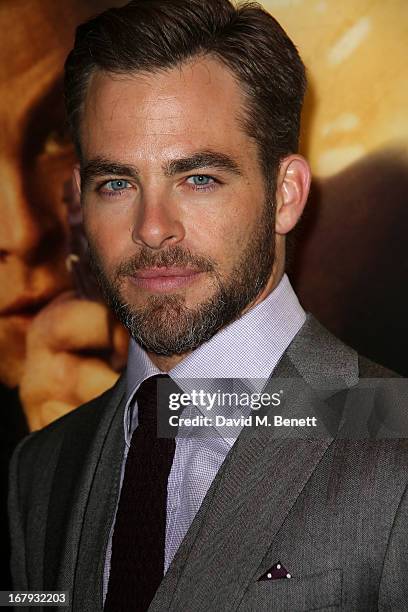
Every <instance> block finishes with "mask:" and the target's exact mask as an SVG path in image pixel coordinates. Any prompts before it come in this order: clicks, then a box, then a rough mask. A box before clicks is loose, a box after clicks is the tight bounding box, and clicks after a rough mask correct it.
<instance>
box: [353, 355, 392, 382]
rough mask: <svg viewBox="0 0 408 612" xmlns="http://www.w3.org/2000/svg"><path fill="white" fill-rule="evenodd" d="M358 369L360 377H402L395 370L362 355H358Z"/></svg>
mask: <svg viewBox="0 0 408 612" xmlns="http://www.w3.org/2000/svg"><path fill="white" fill-rule="evenodd" d="M358 369H359V374H360V378H402V376H401V375H400V374H397V372H393V370H389V369H388V368H386V367H385V366H382V365H380V364H379V363H375V362H374V361H371V360H370V359H368V358H367V357H364V356H363V355H358Z"/></svg>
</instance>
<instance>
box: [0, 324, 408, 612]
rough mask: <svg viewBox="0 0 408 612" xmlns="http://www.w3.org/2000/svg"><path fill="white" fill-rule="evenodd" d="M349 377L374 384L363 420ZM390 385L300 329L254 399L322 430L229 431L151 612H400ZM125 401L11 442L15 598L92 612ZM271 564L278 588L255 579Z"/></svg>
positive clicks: (325, 336)
mask: <svg viewBox="0 0 408 612" xmlns="http://www.w3.org/2000/svg"><path fill="white" fill-rule="evenodd" d="M362 375H363V376H364V377H367V376H370V377H378V378H380V377H384V385H382V384H381V382H380V383H379V384H378V385H377V387H376V389H375V392H374V395H375V402H376V406H377V407H376V409H375V410H374V411H373V410H372V405H371V403H370V402H371V400H370V402H369V404H370V408H369V409H367V406H366V404H367V402H365V400H364V397H363V395H361V390H359V376H360V378H361V376H362ZM390 375H391V374H390V373H388V372H387V371H384V370H383V369H382V368H380V367H379V366H374V364H370V363H369V362H367V361H365V360H363V359H359V358H358V356H357V354H356V353H355V352H354V351H353V350H352V349H350V348H348V347H346V346H345V345H343V344H342V343H341V342H339V341H338V340H337V339H335V338H334V337H333V336H331V335H330V334H329V333H328V332H327V331H326V330H324V329H323V328H322V327H321V326H320V325H319V324H318V323H317V322H316V321H315V320H314V319H313V318H312V317H309V318H308V320H307V322H306V323H305V325H304V326H303V328H302V329H301V331H300V332H299V334H298V335H297V336H296V338H295V339H294V341H293V342H292V344H291V345H290V347H289V349H288V350H287V351H286V353H285V355H284V356H283V358H282V360H281V362H280V363H279V365H278V367H277V368H276V371H275V373H274V375H273V376H272V377H271V379H270V381H269V386H271V385H273V384H274V383H275V382H276V381H277V380H279V385H280V386H281V385H283V384H286V383H287V386H286V387H285V393H286V400H285V404H284V406H283V408H282V412H283V413H284V415H285V416H286V415H288V414H290V416H296V415H298V416H305V414H306V413H307V415H309V416H312V415H315V416H316V418H317V419H318V420H319V423H320V424H321V425H322V426H321V427H320V428H319V431H318V432H317V433H316V434H315V435H314V437H311V434H310V431H308V433H307V435H304V436H300V435H299V434H298V432H296V433H293V432H294V430H291V432H292V433H291V432H289V433H288V432H285V434H282V433H280V432H279V431H278V430H277V429H276V428H274V427H270V428H267V427H261V428H259V427H258V428H256V432H254V431H252V430H251V429H246V430H244V431H243V432H242V434H241V435H240V436H239V438H238V440H237V441H236V443H235V444H234V446H233V447H232V449H231V451H230V453H229V454H228V456H227V458H226V460H225V462H224V464H223V465H222V467H221V469H220V471H219V473H218V474H217V476H216V478H215V480H214V482H213V484H212V486H211V488H210V490H209V492H208V493H207V495H206V498H205V500H204V502H203V504H202V506H201V508H200V510H199V512H198V514H197V516H196V517H195V519H194V521H193V523H192V525H191V527H190V529H189V531H188V533H187V535H186V537H185V539H184V541H183V543H182V544H181V546H180V548H179V550H178V552H177V554H176V556H175V558H174V560H173V562H172V564H171V566H170V568H169V570H168V572H167V574H166V576H165V577H164V579H163V581H162V584H161V586H160V587H159V590H158V592H157V594H156V596H155V598H154V600H153V602H152V604H151V606H150V610H151V612H162V611H165V610H171V611H173V612H184V611H186V612H210V611H211V612H213V611H214V612H219V611H239V612H249V611H260V612H261V611H266V610H274V611H275V610H276V611H285V612H287V611H290V612H293V611H296V610H301V611H306V610H326V611H328V610H350V611H356V610H359V611H360V610H408V538H407V531H408V499H407V494H406V490H407V484H408V443H407V440H406V439H405V438H403V437H395V435H394V436H393V437H384V436H383V431H386V429H387V427H386V425H387V418H388V416H387V415H390V414H391V418H390V419H388V420H389V423H391V426H390V427H391V429H392V426H393V424H395V423H394V422H395V418H396V419H397V421H398V418H399V416H398V415H399V414H400V413H401V405H403V407H404V411H406V410H407V405H406V403H405V400H404V399H403V400H402V401H401V396H400V395H399V394H398V393H397V394H395V391H394V387H393V386H392V385H390V384H388V387H387V384H385V381H386V380H387V377H388V376H390ZM293 380H295V381H296V385H295V387H296V392H292V393H291V381H292V382H293ZM282 381H283V382H282ZM285 381H286V382H285ZM322 381H323V383H322ZM124 391H125V382H124V378H122V379H120V380H119V382H118V383H117V384H116V385H115V387H114V388H113V389H111V390H109V391H108V392H106V393H105V394H104V395H102V396H101V397H99V398H97V399H95V400H94V401H92V402H90V403H89V404H87V405H84V406H82V407H80V408H78V409H77V410H75V411H74V412H72V413H71V414H69V415H67V416H65V417H63V418H62V419H60V420H58V421H56V422H54V423H52V424H51V425H50V426H48V427H47V428H46V429H44V430H42V431H40V432H38V433H34V434H32V435H30V436H29V437H28V438H26V439H25V440H23V442H22V443H21V444H20V445H19V447H18V448H17V450H16V452H15V454H14V457H13V461H12V469H11V495H10V500H9V511H10V520H11V530H12V539H13V557H12V571H13V575H14V581H15V588H16V589H25V590H27V589H30V590H39V589H48V590H50V589H52V590H59V589H61V590H68V591H69V592H70V594H71V601H70V607H69V609H70V610H75V611H78V612H88V611H89V612H91V611H92V612H93V611H96V610H101V609H102V575H103V567H104V558H105V549H106V546H107V541H108V536H109V529H110V525H111V522H112V518H113V514H114V510H115V505H116V501H117V495H118V487H119V478H120V467H121V461H122V454H123V447H124V439H123V420H122V419H123V411H124V401H123V398H124ZM350 397H352V398H353V399H352V401H350ZM371 399H372V397H371ZM398 402H399V405H397V404H398ZM350 406H351V410H350ZM389 406H391V409H389ZM393 406H397V408H396V410H394V412H393V408H392V407H393ZM278 412H279V411H278ZM347 414H348V416H347ZM392 414H394V416H392ZM345 415H346V416H345ZM350 415H351V417H350ZM395 415H396V416H395ZM350 418H351V421H350ZM393 419H394V421H393ZM350 422H351V425H350ZM384 423H385V425H384ZM389 423H388V424H389ZM397 425H398V423H397ZM365 429H367V430H369V431H370V432H371V433H370V436H371V437H368V436H366V434H365V433H361V432H363V431H365ZM339 432H340V433H339ZM341 432H346V433H345V434H342V433H341ZM356 432H357V433H356ZM373 432H374V434H373ZM355 433H356V435H354V434H355ZM278 561H280V562H281V563H283V564H284V565H285V567H286V568H287V569H288V571H290V573H291V575H292V578H291V579H290V580H289V579H283V580H272V581H265V580H263V581H259V580H258V579H259V577H260V576H262V575H263V574H264V573H265V572H266V571H267V570H268V569H269V568H270V567H271V566H272V565H273V564H274V563H276V562H278ZM37 609H38V608H37Z"/></svg>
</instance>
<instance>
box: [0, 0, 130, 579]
mask: <svg viewBox="0 0 408 612" xmlns="http://www.w3.org/2000/svg"><path fill="white" fill-rule="evenodd" d="M110 4H111V3H110ZM102 7H103V2H102V1H101V0H99V1H97V0H95V1H94V0H88V1H87V2H85V3H84V2H79V0H78V1H77V0H70V1H69V2H64V3H63V6H60V5H58V3H55V2H54V1H53V0H18V1H15V0H12V1H11V0H4V1H3V2H1V5H0V28H1V32H2V62H1V67H0V71H1V79H0V114H1V130H0V141H1V146H0V176H1V181H0V201H1V223H0V352H1V360H0V404H1V410H0V500H1V503H0V524H1V534H0V551H1V559H0V585H1V587H2V588H8V587H9V586H10V583H11V578H8V577H7V576H8V568H7V566H8V563H9V560H8V552H7V551H8V549H9V546H8V536H7V518H6V516H7V513H6V501H7V475H8V462H9V458H10V456H11V453H12V450H13V448H14V447H15V446H16V444H17V442H18V441H19V440H20V439H21V438H22V437H23V436H24V435H25V434H26V433H27V431H28V430H33V429H39V428H40V427H43V426H44V425H47V424H48V423H49V422H50V421H52V420H53V419H55V418H57V417H59V416H61V415H62V414H65V413H66V412H68V411H69V410H72V409H73V408H75V407H77V406H78V405H79V404H80V403H82V402H84V401H87V400H89V399H91V398H92V397H95V396H96V395H98V394H99V393H101V391H103V390H105V389H107V388H108V387H109V386H111V385H112V384H113V383H114V382H115V380H116V379H117V377H118V373H117V372H116V371H114V370H113V368H112V367H110V365H109V363H106V361H105V360H102V359H100V358H99V359H97V356H96V355H94V360H93V362H92V364H91V363H90V358H89V356H88V357H86V356H85V355H84V354H82V355H79V354H78V349H81V350H82V349H83V348H85V347H86V348H89V349H94V348H97V347H98V346H103V348H106V347H110V346H111V338H112V333H111V332H112V328H113V322H111V318H110V317H109V316H108V314H107V311H106V308H105V307H104V306H103V305H102V304H96V303H91V302H89V303H88V302H85V301H84V300H81V302H80V308H79V315H78V300H76V299H74V298H73V295H72V294H70V295H69V296H68V295H67V294H65V295H66V297H65V299H64V302H63V304H62V301H60V302H59V305H58V307H57V306H56V305H55V307H54V300H55V298H56V297H57V296H61V294H62V293H63V292H65V291H66V290H67V289H72V279H71V275H70V273H69V271H68V269H67V266H66V258H67V255H68V242H69V239H68V226H67V205H66V203H65V202H64V184H66V183H67V182H68V181H69V180H70V178H71V176H70V175H71V170H72V165H73V163H74V161H75V155H74V151H73V147H72V143H71V141H70V139H69V134H68V131H67V129H66V127H65V116H64V104H63V92H62V65H63V60H64V57H65V56H66V54H67V51H68V49H69V47H70V45H71V44H72V43H71V41H72V34H73V31H74V28H75V26H76V25H77V24H78V22H79V21H81V20H83V19H85V18H87V17H89V16H90V15H91V14H94V13H95V12H96V11H97V10H98V8H99V10H101V8H102ZM59 299H60V300H61V297H59ZM51 303H52V304H53V306H51ZM46 307H47V312H45V309H46ZM56 308H58V309H59V313H60V316H61V315H62V316H64V319H65V321H66V328H65V337H62V336H61V333H60V332H61V329H60V326H59V325H58V330H56V331H58V332H59V336H57V334H56V333H54V331H53V326H52V320H53V319H54V320H55V318H56V315H57V313H56ZM81 324H82V330H80V331H79V327H80V325H81ZM54 328H55V325H54ZM79 334H80V335H79ZM106 338H108V340H107V339H106ZM95 339H97V341H98V342H97V343H96V340H95ZM68 341H69V342H68ZM95 344H96V347H95ZM91 367H93V375H92V374H90V372H89V368H91ZM61 369H63V370H64V378H65V384H64V385H61ZM79 373H82V379H83V380H84V383H83V384H82V385H80V386H78V384H77V383H76V382H74V381H77V380H78V377H79ZM70 386H75V392H72V391H71V390H70Z"/></svg>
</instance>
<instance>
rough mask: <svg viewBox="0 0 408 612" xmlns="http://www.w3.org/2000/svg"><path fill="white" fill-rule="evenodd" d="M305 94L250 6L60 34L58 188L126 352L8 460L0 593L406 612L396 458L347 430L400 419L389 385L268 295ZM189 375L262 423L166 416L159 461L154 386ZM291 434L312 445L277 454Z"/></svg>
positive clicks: (190, 407)
mask: <svg viewBox="0 0 408 612" xmlns="http://www.w3.org/2000/svg"><path fill="white" fill-rule="evenodd" d="M304 89H305V76H304V67H303V64H302V62H301V60H300V58H299V56H298V54H297V51H296V49H295V47H294V45H293V43H292V42H291V41H290V40H289V39H288V37H287V36H286V34H285V33H284V32H283V30H282V29H281V27H280V26H279V25H278V24H277V22H276V21H275V20H274V19H273V18H272V17H271V16H269V15H268V14H267V13H266V12H264V11H263V10H262V9H261V8H260V7H259V6H257V5H254V4H251V5H243V6H242V7H238V8H234V7H233V6H232V5H231V4H230V3H229V2H228V0H211V1H207V2H205V3H202V2H201V1H198V0H190V1H187V0H171V1H169V0H166V1H164V0H134V1H133V2H131V3H130V4H129V5H127V6H126V7H124V8H122V9H117V10H110V11H107V12H106V13H103V14H102V15H101V16H100V17H98V18H96V19H94V20H92V21H91V22H89V23H87V24H85V25H83V26H81V27H80V28H79V29H78V31H77V37H76V42H75V47H74V49H73V51H72V52H71V54H70V56H69V58H68V60H67V63H66V80H65V94H66V102H67V110H68V116H69V120H70V124H71V127H72V131H73V136H74V140H75V143H76V146H77V150H78V154H79V158H80V167H79V168H78V169H77V170H76V172H75V176H76V181H77V185H78V189H80V191H81V198H82V203H83V212H84V221H85V226H86V231H87V235H88V239H89V242H90V245H91V249H92V256H93V264H94V267H95V270H96V273H97V275H98V277H99V280H100V283H101V286H102V287H103V289H104V292H105V295H106V297H107V300H108V301H109V303H110V305H111V306H112V307H113V309H114V310H115V312H116V313H117V314H118V315H119V317H120V318H121V319H122V321H123V322H124V323H125V325H126V326H127V327H128V329H129V331H130V332H131V334H132V336H133V340H132V342H131V347H130V352H129V360H128V368H127V373H126V376H124V377H122V378H121V379H120V381H119V382H118V383H117V384H116V385H115V387H114V388H113V389H112V390H110V391H108V392H107V393H105V394H104V395H103V396H101V397H100V398H98V399H96V400H94V401H93V402H91V403H89V404H87V405H85V406H83V407H81V408H79V409H78V410H76V411H74V412H73V413H71V414H70V415H67V416H66V417H64V418H63V419H61V420H59V421H57V422H55V423H53V424H52V425H51V426H49V427H48V428H46V429H45V430H43V431H41V432H39V433H36V434H33V435H32V436H31V437H29V438H28V439H26V441H25V442H23V443H22V444H21V445H20V447H19V449H18V451H17V452H16V454H15V456H14V460H13V466H12V473H11V482H12V483H13V486H12V492H11V497H10V516H11V520H12V528H13V536H14V555H13V571H14V578H15V588H17V589H31V590H35V589H46V590H66V591H68V592H69V596H70V604H69V606H70V609H72V610H81V611H82V610H101V609H102V608H104V609H105V610H114V611H120V610H147V609H149V610H151V611H153V610H154V611H159V610H160V611H162V610H174V611H176V610H177V611H179V610H191V611H199V610H200V611H204V610H206V611H210V610H211V611H212V610H241V611H242V610H248V611H249V610H270V609H273V610H310V609H324V610H329V609H330V610H332V609H336V608H338V609H345V610H363V609H364V610H377V609H386V608H387V609H398V610H402V609H405V608H406V606H407V605H408V591H407V587H406V580H405V571H406V569H407V557H406V553H405V521H406V518H407V507H406V500H405V496H404V492H405V489H406V486H407V480H408V476H407V474H408V471H407V467H408V449H407V444H406V442H405V440H400V439H398V437H397V439H395V434H394V439H385V440H383V439H374V440H371V439H366V433H365V432H368V433H367V436H368V434H370V435H371V437H374V438H378V437H379V436H380V437H381V436H384V435H385V433H384V432H385V431H386V430H387V427H386V424H387V423H388V430H389V431H391V432H392V431H396V433H397V434H399V429H400V428H401V427H402V426H403V425H404V423H403V422H402V423H398V414H399V413H398V411H395V412H392V410H391V411H390V410H389V407H390V405H391V406H393V402H392V401H391V400H392V395H393V393H394V395H395V387H394V386H393V385H392V384H390V383H387V384H385V383H384V384H382V383H381V382H380V383H378V386H377V387H375V388H374V389H373V388H372V387H370V388H369V393H365V391H364V385H363V386H361V382H360V383H359V377H360V378H364V377H368V376H371V377H373V376H375V377H386V376H390V373H387V372H386V371H384V370H381V369H380V368H378V367H377V366H375V365H374V364H371V363H369V362H367V361H366V360H364V359H360V358H359V357H358V356H357V355H356V354H355V352H354V351H353V350H352V349H350V348H348V347H346V346H344V345H343V344H341V343H340V342H339V341H338V340H336V339H335V338H334V337H332V336H331V335H330V334H329V333H328V332H326V331H325V330H324V329H323V328H321V326H320V325H319V324H318V323H317V322H316V321H315V320H314V319H313V318H312V317H311V316H306V315H305V313H304V311H303V309H302V308H301V306H300V304H299V302H298V300H297V298H296V296H295V294H294V293H293V290H292V289H291V286H290V283H289V281H288V279H287V277H286V276H285V275H284V258H285V237H286V236H287V234H288V232H290V231H291V230H292V229H293V227H294V226H295V225H296V223H297V221H298V219H299V217H300V216H301V214H302V211H303V208H304V205H305V202H306V199H307V195H308V189H309V183H310V171H309V167H308V165H307V162H306V161H305V160H304V159H303V158H302V157H301V156H300V155H298V154H297V152H296V151H297V144H298V134H299V120H300V111H301V105H302V99H303V94H304ZM160 376H162V377H164V378H165V380H158V379H157V377H160ZM167 377H169V378H167ZM197 379H198V381H199V384H202V385H203V387H204V389H201V390H200V391H203V393H204V394H205V393H207V392H208V391H209V389H211V388H215V389H217V387H218V382H217V381H218V379H223V380H225V381H227V382H226V388H227V389H230V388H231V387H230V386H229V387H228V384H230V383H229V382H228V381H230V380H231V379H234V380H233V383H232V384H233V389H241V390H242V389H248V388H249V389H252V390H255V392H257V391H259V390H260V389H262V388H263V389H264V390H266V391H268V394H267V395H268V396H269V397H270V398H273V400H274V402H275V400H276V404H277V406H278V407H279V409H280V410H281V412H282V413H283V414H280V413H278V412H277V408H276V407H275V405H274V406H270V407H269V408H268V409H266V415H267V417H268V416H269V417H270V418H271V420H270V421H268V420H267V421H266V425H265V426H263V425H261V426H260V427H255V428H253V427H248V428H247V427H246V426H245V423H244V422H243V421H244V420H245V419H244V417H245V418H246V415H247V414H248V412H247V411H246V410H243V413H242V415H241V416H242V419H236V420H237V421H238V425H237V427H236V428H235V430H234V431H235V432H236V433H237V434H238V433H239V436H238V438H237V439H236V440H234V436H233V435H231V430H230V429H228V430H225V429H224V428H223V426H222V425H221V426H220V425H219V424H218V422H217V421H215V422H214V423H213V422H210V424H209V425H208V426H207V425H206V424H205V423H204V422H203V421H200V423H201V426H199V427H198V429H197V430H196V432H194V431H193V427H190V425H191V423H190V425H189V424H188V423H186V424H185V427H186V428H187V430H186V429H185V428H184V427H183V426H182V423H181V418H180V420H179V422H178V425H179V427H178V430H177V438H176V442H175V441H174V439H172V438H171V437H165V436H158V435H157V432H156V416H157V418H158V427H159V428H160V427H161V426H163V420H164V421H166V420H167V415H165V414H163V409H164V408H165V407H166V406H165V405H164V404H163V403H160V397H163V394H162V395H161V393H162V392H163V387H165V386H166V385H167V386H170V390H172V392H173V393H174V387H173V385H174V384H176V390H177V389H179V390H181V391H183V392H185V394H186V395H188V393H187V391H189V390H190V391H191V385H192V383H191V380H193V381H194V380H197ZM214 379H216V382H215V386H214ZM258 379H264V382H265V380H266V385H264V384H263V383H262V381H261V382H260V381H259V380H258ZM385 380H386V379H385ZM193 384H194V383H193ZM219 384H220V386H221V387H222V385H223V382H222V381H221V382H220V383H219ZM275 384H277V385H278V386H277V390H276V392H274V393H272V390H273V387H274V386H275ZM395 384H397V383H395ZM160 385H161V387H160ZM222 389H224V387H222ZM167 390H168V389H167ZM372 391H373V393H371V392H372ZM217 393H218V391H217V392H216V393H215V395H217ZM220 393H221V391H220ZM230 395H232V394H230ZM247 395H248V394H247ZM182 396H183V398H184V395H183V394H182V395H180V393H177V395H171V396H169V399H170V398H172V401H173V399H175V397H178V398H179V399H180V402H181V401H182ZM190 396H191V393H190ZM191 397H192V396H191ZM218 397H219V396H218ZM395 397H397V399H398V400H399V401H401V397H402V396H401V393H400V392H399V394H398V396H395ZM282 398H283V399H282ZM371 400H373V402H374V400H375V402H374V403H373V402H372V401H371ZM157 401H159V404H160V405H159V410H158V411H157V412H158V414H157V415H156V410H155V408H156V403H157ZM183 401H184V400H183ZM194 404H195V405H194ZM185 408H186V413H185V414H186V415H191V416H192V417H193V415H194V416H198V417H199V416H200V414H199V413H201V416H203V414H202V413H203V412H205V411H206V409H207V408H208V407H207V408H204V409H203V408H202V406H201V407H200V402H195V403H194V402H192V401H189V400H188V398H187V401H186V402H185ZM231 414H235V413H234V409H232V412H231V411H229V409H228V408H226V409H225V411H223V410H221V416H227V415H231ZM262 414H263V413H262ZM182 415H184V412H183V413H182ZM389 415H391V417H393V418H394V420H393V421H392V419H390V418H388V416H389ZM272 417H273V418H272ZM275 417H277V419H278V420H277V421H276V420H275ZM283 417H285V418H286V417H287V418H288V419H289V421H290V424H292V425H293V429H292V430H291V431H290V428H289V429H288V430H287V432H285V433H283V434H282V433H281V430H279V425H278V423H279V418H281V419H282V418H283ZM350 419H351V420H350ZM168 422H170V419H168ZM306 422H307V426H308V427H309V425H310V426H311V427H312V426H313V427H314V426H315V425H316V424H317V425H318V427H317V429H316V432H315V433H314V432H310V431H307V432H306V434H304V433H303V434H301V433H300V434H298V433H297V431H296V426H299V427H300V428H302V427H305V426H306ZM386 422H387V423H386ZM262 423H264V424H265V421H262ZM268 423H270V424H271V425H273V426H270V427H269V426H268ZM302 423H303V425H302ZM296 424H297V425H296ZM164 425H166V423H164ZM391 425H392V427H391ZM237 430H238V431H237ZM303 431H306V429H304V430H303ZM350 437H354V438H355V439H351V440H350V439H349V438H350ZM384 500H386V501H387V505H386V506H385V507H384ZM163 574H164V578H163Z"/></svg>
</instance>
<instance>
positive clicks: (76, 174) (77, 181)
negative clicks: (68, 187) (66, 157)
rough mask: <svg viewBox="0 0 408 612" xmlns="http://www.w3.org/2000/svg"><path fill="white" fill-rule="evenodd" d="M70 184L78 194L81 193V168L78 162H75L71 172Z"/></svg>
mask: <svg viewBox="0 0 408 612" xmlns="http://www.w3.org/2000/svg"><path fill="white" fill-rule="evenodd" d="M72 185H73V187H74V189H75V190H76V192H77V194H78V196H80V195H81V170H80V168H79V164H75V166H74V170H73V174H72Z"/></svg>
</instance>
